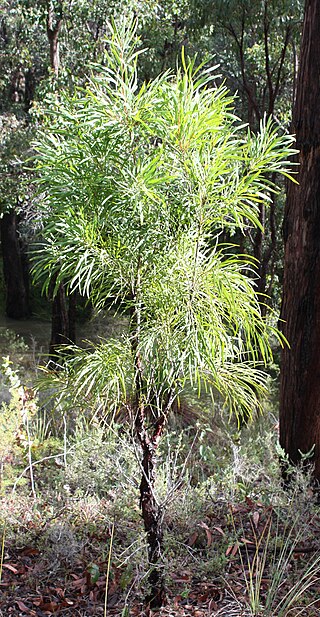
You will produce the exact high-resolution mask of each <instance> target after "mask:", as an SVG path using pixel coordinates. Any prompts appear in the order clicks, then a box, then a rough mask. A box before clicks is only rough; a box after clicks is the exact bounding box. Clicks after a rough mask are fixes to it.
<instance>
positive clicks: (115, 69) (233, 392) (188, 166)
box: [34, 24, 292, 606]
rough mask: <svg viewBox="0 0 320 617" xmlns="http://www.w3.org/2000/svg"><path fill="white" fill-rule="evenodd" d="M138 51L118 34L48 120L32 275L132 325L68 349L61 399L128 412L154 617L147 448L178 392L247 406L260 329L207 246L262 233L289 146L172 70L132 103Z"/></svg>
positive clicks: (129, 37) (158, 530) (201, 79)
mask: <svg viewBox="0 0 320 617" xmlns="http://www.w3.org/2000/svg"><path fill="white" fill-rule="evenodd" d="M136 45H137V42H136V38H135V27H129V28H127V27H126V26H125V24H124V25H123V26H122V27H121V28H120V29H119V30H117V29H114V30H113V31H112V37H111V39H110V41H109V55H108V57H107V65H106V67H105V68H103V67H101V69H100V75H99V76H96V77H95V78H92V80H91V82H90V83H89V85H88V87H87V90H86V92H85V93H84V94H82V95H80V94H77V96H75V97H74V98H72V99H70V98H69V97H66V99H65V100H64V101H61V102H58V103H57V107H56V109H55V110H53V111H52V110H51V109H50V110H48V111H49V113H50V127H49V126H48V127H46V130H45V131H44V132H43V133H42V135H40V138H39V141H38V143H37V144H36V150H37V153H38V154H37V166H38V171H39V174H40V177H39V183H40V186H41V187H42V190H43V191H44V202H43V208H44V210H45V213H46V216H45V219H46V223H45V226H44V230H43V233H44V236H45V242H44V243H42V244H41V245H40V247H39V248H38V251H37V261H36V263H35V266H34V272H35V275H36V276H37V277H38V278H43V276H45V281H44V288H45V289H48V288H49V286H50V284H51V281H54V285H55V292H58V289H59V285H60V282H61V281H64V282H66V284H67V285H68V288H69V290H70V291H74V290H77V291H78V292H79V293H81V294H83V295H86V296H87V297H89V298H90V299H91V301H92V302H93V304H94V305H95V306H96V307H97V308H99V307H103V306H104V305H105V303H106V300H107V299H110V298H113V300H114V303H115V304H116V305H117V307H118V310H121V312H123V313H124V314H126V315H127V317H128V329H127V331H125V332H123V334H122V336H121V337H120V338H110V339H108V340H107V341H105V342H102V343H101V344H100V345H97V346H96V347H95V348H94V349H93V350H83V349H80V348H77V347H72V349H71V350H72V355H71V357H70V359H69V360H66V372H65V374H64V375H62V376H60V377H59V376H58V377H57V383H58V381H59V380H60V382H61V383H62V384H63V387H65V391H66V392H68V393H69V394H68V395H70V389H71V391H72V392H74V393H75V396H77V395H81V396H89V397H91V398H92V397H93V396H94V395H96V396H97V397H98V399H99V400H100V401H101V400H103V401H104V404H105V410H106V413H107V414H111V415H112V413H113V412H115V411H116V410H117V409H118V408H119V407H120V406H122V407H123V406H124V407H125V408H126V409H127V410H128V413H129V416H130V419H131V422H132V428H133V431H134V434H135V437H136V440H137V442H138V444H139V445H140V447H141V451H142V459H141V472H142V477H141V483H140V504H141V509H142V516H143V520H144V526H145V531H146V534H147V542H148V555H149V563H150V567H151V573H150V578H149V582H150V596H149V598H148V600H149V601H150V603H151V605H152V606H159V605H161V604H162V602H163V599H164V580H163V574H162V571H161V567H160V566H161V556H162V545H163V530H162V519H163V506H162V505H161V504H160V502H159V500H158V497H157V495H156V486H155V479H156V458H157V448H158V445H159V441H160V439H161V436H162V434H163V431H164V429H165V426H166V424H167V420H168V416H169V415H170V412H171V411H172V407H173V403H174V401H175V400H176V399H177V398H178V397H180V396H181V395H182V394H183V392H185V391H186V390H188V389H191V390H192V391H194V392H195V394H196V395H198V396H199V394H200V392H201V389H202V388H203V387H204V386H205V387H206V388H207V389H209V390H210V391H211V392H212V395H213V396H215V394H216V395H217V393H219V396H220V397H222V399H223V400H224V401H225V403H226V405H227V406H228V407H229V409H230V410H233V411H236V413H241V411H242V410H245V411H246V412H250V410H251V409H252V408H253V406H254V405H255V403H256V392H257V391H261V388H262V383H263V381H264V375H263V374H262V373H261V372H260V370H259V368H258V367H257V358H258V356H260V357H262V358H263V359H264V361H265V362H267V361H268V359H270V358H271V349H270V345H269V341H268V336H269V333H270V328H268V326H267V325H266V323H265V321H264V320H263V318H262V317H261V313H260V309H259V303H258V301H257V298H256V296H255V293H254V286H253V283H252V280H251V279H250V278H249V277H248V275H247V272H248V269H249V270H250V269H251V268H252V267H253V263H252V260H251V259H250V257H245V256H242V257H237V256H236V255H234V254H233V253H232V249H231V247H225V246H220V245H219V234H220V233H221V229H226V228H240V229H244V228H245V227H246V226H247V225H248V224H249V222H250V224H251V225H252V226H253V227H254V226H255V225H257V224H258V207H259V201H260V200H261V199H268V191H269V190H270V189H272V190H275V187H274V186H272V185H270V181H269V180H268V179H267V178H266V174H267V172H268V173H269V172H271V173H272V172H273V171H277V172H280V173H285V174H286V169H287V165H288V163H286V162H283V159H284V157H286V156H288V155H289V154H290V153H291V149H290V144H291V142H292V139H291V138H290V137H279V136H278V135H277V133H276V132H275V131H274V129H272V127H271V125H270V123H268V124H267V125H266V126H261V132H260V133H259V135H258V136H257V137H255V136H254V135H253V134H251V133H250V132H249V133H248V134H247V135H246V137H245V138H243V137H242V136H241V134H240V133H239V125H238V123H237V122H236V121H235V118H234V116H233V115H232V100H231V99H230V98H229V97H228V95H227V93H226V90H225V88H223V87H221V88H218V89H217V88H215V87H213V86H212V74H211V73H212V72H211V71H210V70H209V71H208V70H203V71H202V72H199V71H197V70H195V69H194V63H193V62H190V61H188V62H186V61H185V59H184V56H183V55H182V68H181V69H180V70H179V71H178V73H177V76H176V77H175V76H173V75H171V74H170V73H166V74H164V75H162V76H159V77H157V78H156V79H155V80H153V81H151V82H149V83H148V84H146V82H144V83H143V84H142V85H141V87H139V86H138V77H137V60H138V56H139V52H138V51H136ZM213 236H215V239H216V240H215V242H214V243H213V242H212V237H213ZM65 379H66V382H65V381H64V380H65ZM76 393H78V394H76Z"/></svg>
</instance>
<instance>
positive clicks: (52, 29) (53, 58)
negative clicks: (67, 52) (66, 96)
mask: <svg viewBox="0 0 320 617" xmlns="http://www.w3.org/2000/svg"><path fill="white" fill-rule="evenodd" d="M61 25H62V2H60V5H59V12H58V15H57V16H55V12H54V9H53V5H52V2H51V1H50V0H49V2H48V14H47V35H48V41H49V51H50V66H51V68H52V70H53V72H54V74H55V76H56V77H58V74H59V68H60V57H59V32H60V29H61Z"/></svg>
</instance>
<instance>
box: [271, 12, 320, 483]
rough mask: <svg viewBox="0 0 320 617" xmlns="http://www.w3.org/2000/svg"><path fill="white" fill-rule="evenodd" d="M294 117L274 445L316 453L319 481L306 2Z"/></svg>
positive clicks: (316, 251)
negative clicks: (294, 171)
mask: <svg viewBox="0 0 320 617" xmlns="http://www.w3.org/2000/svg"><path fill="white" fill-rule="evenodd" d="M300 54H301V55H300V67H299V72H298V80H297V93H296V102H295V107H294V112H293V132H294V133H296V136H297V147H298V148H299V155H298V156H297V160H298V162H299V167H298V176H297V180H298V182H299V184H293V183H290V185H289V187H288V194H287V202H286V209H285V218H284V241H285V264H284V287H283V304H282V315H281V317H282V319H283V320H284V326H283V332H284V334H285V336H286V338H287V339H288V341H289V344H290V348H288V347H285V348H284V350H283V353H282V368H281V392H280V443H281V446H282V447H283V448H284V450H285V451H286V453H287V454H288V456H289V459H290V461H291V462H293V463H297V462H298V461H299V460H300V459H301V452H303V453H306V452H308V451H310V449H311V448H312V447H313V445H314V446H315V450H314V456H313V461H314V465H315V469H314V475H315V477H316V478H317V479H318V480H320V352H319V350H320V116H319V114H318V113H317V110H318V107H319V100H320V3H319V1H318V0H306V4H305V16H304V26H303V35H302V44H301V52H300Z"/></svg>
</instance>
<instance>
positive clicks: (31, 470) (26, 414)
mask: <svg viewBox="0 0 320 617" xmlns="http://www.w3.org/2000/svg"><path fill="white" fill-rule="evenodd" d="M22 411H23V417H24V420H25V425H26V430H27V437H28V461H29V469H30V482H31V490H32V495H33V497H34V499H36V497H37V495H36V490H35V486H34V475H33V466H32V452H31V436H30V429H29V418H28V409H27V407H26V406H25V403H24V398H23V400H22Z"/></svg>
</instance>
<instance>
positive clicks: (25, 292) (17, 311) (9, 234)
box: [1, 210, 31, 319]
mask: <svg viewBox="0 0 320 617" xmlns="http://www.w3.org/2000/svg"><path fill="white" fill-rule="evenodd" d="M17 224H18V216H17V214H16V212H15V211H14V210H11V211H10V212H7V213H6V214H4V215H3V217H2V219H1V246H2V256H3V272H4V279H5V285H6V314H7V316H8V317H11V318H12V319H25V318H27V317H29V316H30V314H31V310H30V304H29V286H28V271H27V266H26V256H25V255H24V254H23V250H22V247H21V242H20V240H19V236H18V233H17Z"/></svg>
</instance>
